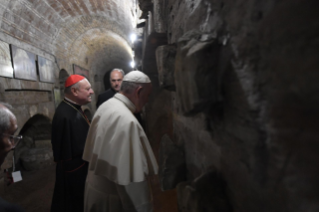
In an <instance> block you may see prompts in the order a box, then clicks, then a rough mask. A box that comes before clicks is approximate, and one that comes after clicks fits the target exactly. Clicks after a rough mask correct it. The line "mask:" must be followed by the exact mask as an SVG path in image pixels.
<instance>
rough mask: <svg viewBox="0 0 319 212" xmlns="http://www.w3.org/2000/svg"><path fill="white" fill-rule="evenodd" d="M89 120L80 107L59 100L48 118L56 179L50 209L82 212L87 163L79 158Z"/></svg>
mask: <svg viewBox="0 0 319 212" xmlns="http://www.w3.org/2000/svg"><path fill="white" fill-rule="evenodd" d="M88 130H89V122H88V120H87V118H86V117H85V115H84V114H83V112H82V110H81V106H79V105H75V104H72V103H70V102H68V101H67V100H63V101H62V102H61V104H60V105H59V106H58V107H57V109H56V111H55V114H54V117H53V121H52V148H53V156H54V161H55V162H56V163H57V166H56V180H55V187H54V193H53V199H52V205H51V211H52V212H66V211H67V212H71V211H74V212H82V211H83V208H84V187H85V180H86V176H87V171H88V163H87V162H86V161H83V160H82V155H83V150H84V146H85V140H86V136H87V133H88Z"/></svg>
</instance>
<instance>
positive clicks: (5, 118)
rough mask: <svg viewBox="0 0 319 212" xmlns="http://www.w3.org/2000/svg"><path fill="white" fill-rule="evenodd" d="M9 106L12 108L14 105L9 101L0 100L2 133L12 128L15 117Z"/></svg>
mask: <svg viewBox="0 0 319 212" xmlns="http://www.w3.org/2000/svg"><path fill="white" fill-rule="evenodd" d="M9 108H10V109H12V106H11V105H9V104H7V103H3V102H0V134H2V133H4V132H5V131H7V130H8V129H9V128H10V125H11V119H12V118H14V117H15V116H14V115H13V113H12V112H11V111H10V110H9Z"/></svg>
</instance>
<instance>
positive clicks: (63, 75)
mask: <svg viewBox="0 0 319 212" xmlns="http://www.w3.org/2000/svg"><path fill="white" fill-rule="evenodd" d="M68 77H69V74H68V72H67V71H66V70H64V69H61V71H60V73H59V85H60V94H61V99H63V98H64V83H65V80H66V79H67V78H68Z"/></svg>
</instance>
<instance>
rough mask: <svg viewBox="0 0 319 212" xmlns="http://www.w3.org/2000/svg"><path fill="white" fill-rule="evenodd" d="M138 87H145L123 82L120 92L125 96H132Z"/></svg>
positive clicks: (139, 84)
mask: <svg viewBox="0 0 319 212" xmlns="http://www.w3.org/2000/svg"><path fill="white" fill-rule="evenodd" d="M138 86H141V87H144V84H142V83H135V82H127V81H123V82H122V84H121V88H120V91H121V92H123V93H125V94H131V93H132V92H133V91H134V90H135V89H136V88H137V87H138Z"/></svg>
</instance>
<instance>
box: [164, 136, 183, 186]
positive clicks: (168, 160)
mask: <svg viewBox="0 0 319 212" xmlns="http://www.w3.org/2000/svg"><path fill="white" fill-rule="evenodd" d="M159 163H160V168H159V176H160V181H161V188H162V190H163V191H165V190H169V189H174V188H175V187H176V185H177V184H178V183H180V182H183V181H185V180H186V174H187V173H186V165H185V157H184V152H183V151H182V150H181V149H180V148H178V147H177V146H176V145H175V144H174V143H173V142H172V141H171V139H170V138H169V137H168V136H167V135H166V134H165V135H164V136H163V137H162V139H161V146H160V158H159Z"/></svg>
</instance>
